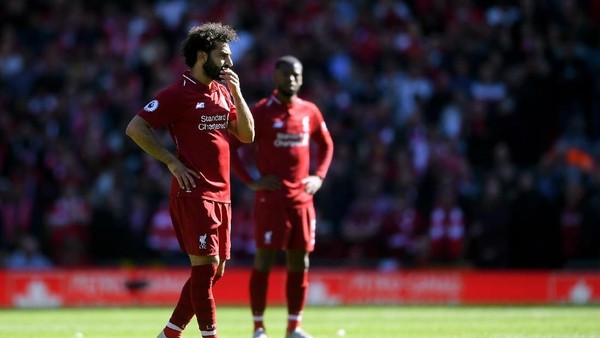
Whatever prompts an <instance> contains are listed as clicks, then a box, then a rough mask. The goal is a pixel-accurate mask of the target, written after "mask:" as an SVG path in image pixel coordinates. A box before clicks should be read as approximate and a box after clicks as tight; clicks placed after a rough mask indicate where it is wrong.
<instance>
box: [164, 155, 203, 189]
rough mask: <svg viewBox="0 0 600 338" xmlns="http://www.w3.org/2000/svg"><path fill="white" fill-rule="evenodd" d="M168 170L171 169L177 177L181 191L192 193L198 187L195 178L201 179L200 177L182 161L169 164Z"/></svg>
mask: <svg viewBox="0 0 600 338" xmlns="http://www.w3.org/2000/svg"><path fill="white" fill-rule="evenodd" d="M167 168H169V171H170V172H171V174H173V176H175V178H176V179H177V183H179V187H180V188H181V189H185V191H186V192H191V191H192V189H193V188H195V187H196V182H195V181H194V177H195V178H200V175H199V174H198V173H197V172H196V171H194V170H192V169H190V168H188V167H186V166H185V165H184V164H183V163H181V161H174V162H172V163H169V164H167Z"/></svg>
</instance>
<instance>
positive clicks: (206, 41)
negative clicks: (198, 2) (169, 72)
mask: <svg viewBox="0 0 600 338" xmlns="http://www.w3.org/2000/svg"><path fill="white" fill-rule="evenodd" d="M237 38H238V36H237V32H236V31H235V30H234V29H233V28H231V26H228V25H225V24H222V23H220V22H207V23H204V24H202V25H200V26H194V27H192V28H191V29H190V31H189V32H188V35H187V38H186V39H185V40H184V41H183V43H182V44H181V54H182V55H183V57H184V58H185V64H186V65H188V66H189V67H193V66H194V64H196V59H197V53H198V51H199V50H201V51H203V52H206V53H210V52H211V51H212V50H213V49H215V47H216V44H217V43H219V42H221V43H229V42H231V41H235V40H237Z"/></svg>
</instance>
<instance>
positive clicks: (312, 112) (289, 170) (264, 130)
mask: <svg viewBox="0 0 600 338" xmlns="http://www.w3.org/2000/svg"><path fill="white" fill-rule="evenodd" d="M251 110H252V115H253V117H254V125H255V130H256V136H255V139H254V150H255V159H256V168H257V169H258V171H259V172H260V174H261V175H262V176H265V175H274V176H277V177H279V178H281V179H282V188H281V189H279V190H277V191H273V192H269V191H265V190H262V191H259V192H257V194H256V198H257V199H261V200H264V201H265V202H267V203H273V204H282V203H283V204H286V205H299V204H303V203H307V202H310V201H312V198H313V196H312V195H310V194H308V193H306V192H305V191H304V184H303V183H302V182H301V181H302V179H303V178H306V177H308V175H309V171H310V169H311V168H310V160H311V155H310V150H311V141H312V142H314V144H316V146H317V148H316V150H317V153H316V166H315V168H314V170H313V172H314V175H317V176H320V177H322V178H324V177H325V175H326V174H327V170H328V169H329V165H330V164H331V158H332V157H333V141H332V139H331V136H330V135H329V131H328V130H327V126H326V125H325V121H324V120H323V116H322V115H321V112H320V111H319V109H318V108H317V106H316V105H315V104H313V103H311V102H309V101H305V100H302V99H300V98H296V99H295V100H294V101H293V102H292V103H291V104H285V103H283V102H281V101H279V100H278V99H277V97H275V94H273V95H271V96H270V97H268V98H264V99H262V100H260V101H259V102H258V103H256V104H255V105H254V106H253V107H252V109H251ZM238 169H240V168H236V167H234V170H235V171H236V173H237V174H238V176H240V178H241V179H242V180H243V181H246V182H247V181H248V180H249V179H250V178H249V175H247V171H245V170H238Z"/></svg>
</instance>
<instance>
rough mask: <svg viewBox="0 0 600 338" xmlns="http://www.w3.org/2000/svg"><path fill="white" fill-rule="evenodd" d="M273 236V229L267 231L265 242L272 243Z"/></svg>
mask: <svg viewBox="0 0 600 338" xmlns="http://www.w3.org/2000/svg"><path fill="white" fill-rule="evenodd" d="M272 236H273V231H267V232H265V244H271V237H272Z"/></svg>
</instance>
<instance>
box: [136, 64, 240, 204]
mask: <svg viewBox="0 0 600 338" xmlns="http://www.w3.org/2000/svg"><path fill="white" fill-rule="evenodd" d="M138 115H139V116H140V117H142V118H143V119H144V120H146V121H147V122H148V123H149V124H150V125H151V126H152V127H153V128H159V127H164V126H166V127H167V128H168V130H169V134H170V135H171V138H172V140H173V142H174V144H175V147H176V149H177V157H178V158H179V159H180V160H181V161H182V162H183V164H185V165H186V166H187V167H188V168H191V169H193V170H196V171H197V172H198V173H199V174H200V178H194V179H195V180H196V188H194V189H192V191H191V192H186V191H185V190H182V189H181V188H180V187H179V184H178V183H177V180H176V179H175V178H174V177H173V182H172V184H171V194H177V195H175V196H180V197H192V198H203V199H208V200H214V201H217V202H230V200H231V197H230V167H229V166H230V163H229V159H230V157H229V156H230V154H229V131H228V125H229V121H232V120H235V119H236V118H237V112H236V108H235V105H234V104H233V102H232V100H231V96H230V93H229V91H228V90H227V88H226V87H225V86H223V85H222V84H220V83H218V82H216V81H212V82H211V83H210V85H208V86H207V85H205V84H203V83H201V82H200V81H198V80H197V79H195V78H193V77H192V76H191V74H190V73H189V71H188V72H185V73H184V74H183V75H182V77H181V78H180V79H178V80H176V81H175V82H174V83H172V84H171V85H170V86H168V87H166V88H164V89H163V90H161V91H160V92H159V93H158V94H157V95H156V97H155V98H154V99H153V100H152V101H150V102H149V103H148V104H147V105H146V106H145V107H144V108H143V109H142V110H140V111H139V112H138Z"/></svg>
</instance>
